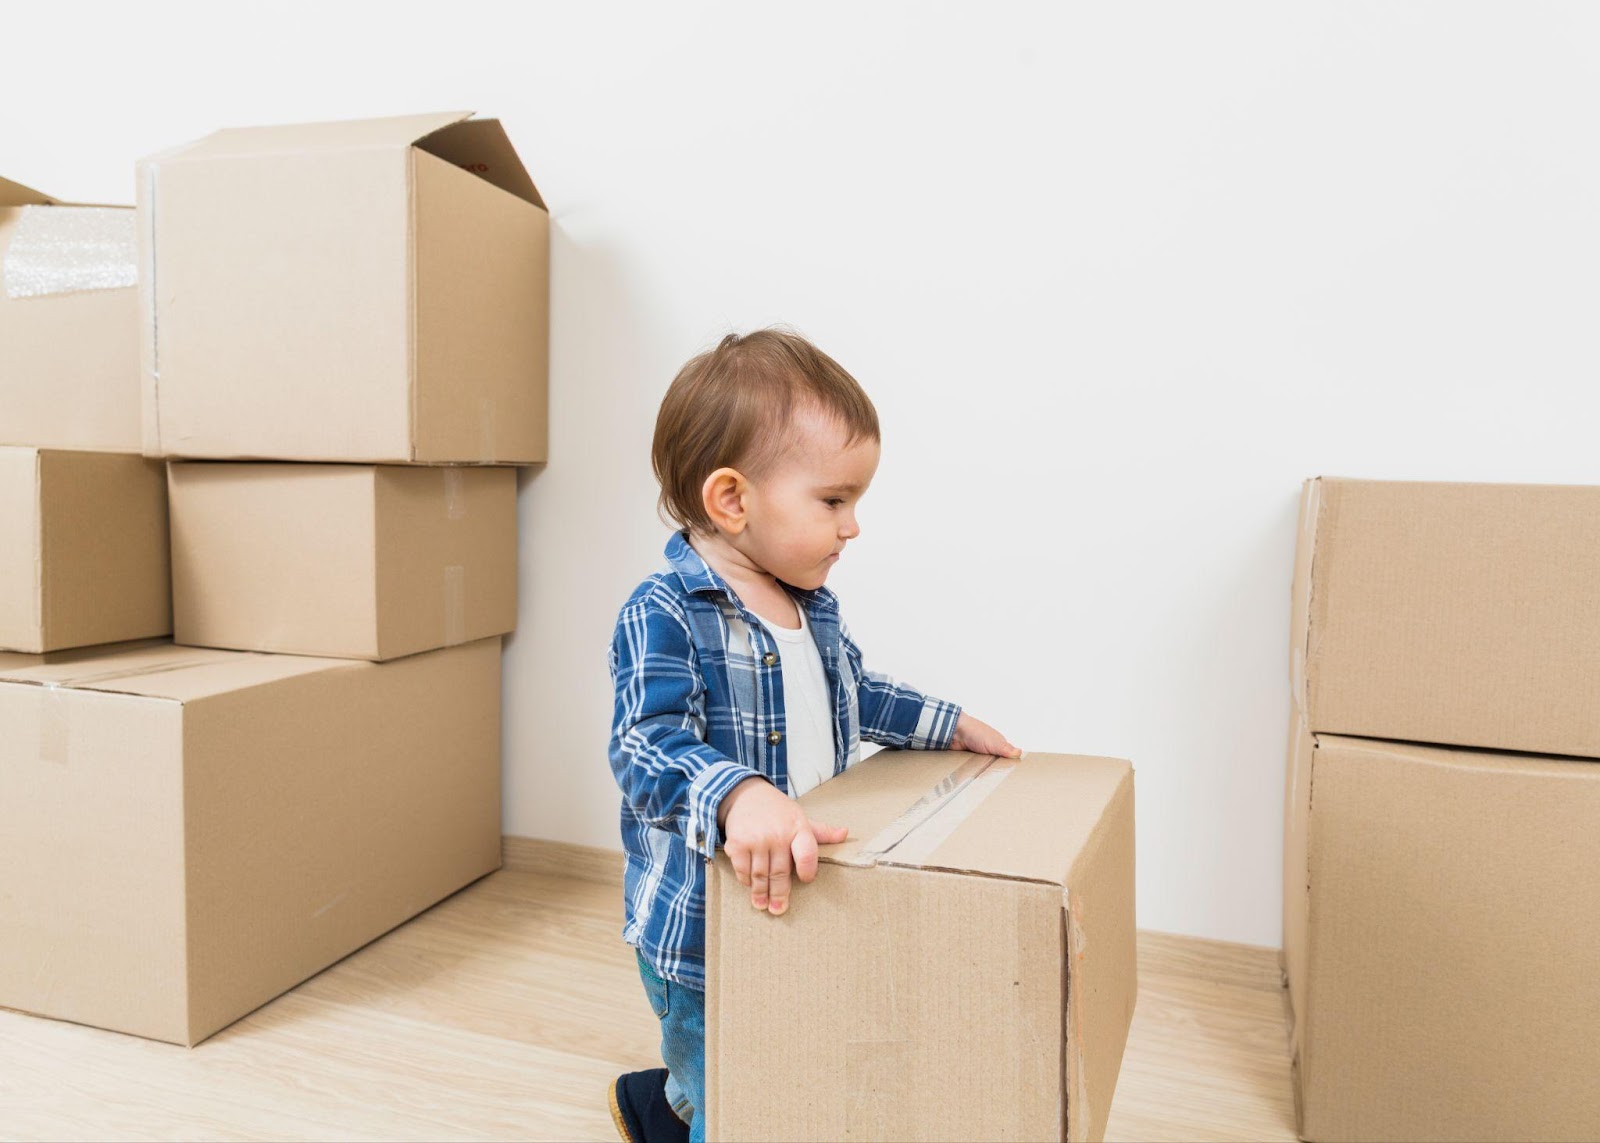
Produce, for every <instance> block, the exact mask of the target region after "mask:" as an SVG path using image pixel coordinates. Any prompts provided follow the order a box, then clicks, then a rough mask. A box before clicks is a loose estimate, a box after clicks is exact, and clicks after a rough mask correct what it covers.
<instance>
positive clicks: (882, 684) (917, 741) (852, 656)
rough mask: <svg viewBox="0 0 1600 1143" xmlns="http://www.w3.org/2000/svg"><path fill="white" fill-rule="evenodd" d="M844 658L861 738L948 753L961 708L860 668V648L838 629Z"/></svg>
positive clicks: (842, 630) (907, 747)
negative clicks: (851, 680) (853, 684)
mask: <svg viewBox="0 0 1600 1143" xmlns="http://www.w3.org/2000/svg"><path fill="white" fill-rule="evenodd" d="M839 634H840V638H841V639H842V640H843V642H844V653H845V657H846V658H847V659H849V661H850V666H851V668H852V670H853V672H854V674H855V678H856V701H857V703H858V706H859V709H860V715H861V737H862V738H864V739H866V740H867V741H868V742H876V743H879V744H881V745H883V746H898V747H902V748H904V749H908V750H948V749H950V740H951V739H952V738H954V737H955V733H956V720H957V719H959V718H960V717H961V708H960V707H959V706H957V705H956V704H955V703H953V702H946V701H945V700H944V699H937V698H934V697H932V696H931V695H925V694H923V693H922V692H921V691H919V690H917V689H916V688H914V687H908V686H906V685H905V684H904V683H898V682H896V681H895V680H894V679H892V678H891V677H889V676H888V675H885V674H883V673H881V672H879V671H868V670H866V669H865V667H863V666H862V662H861V648H860V647H858V646H856V641H855V640H854V639H852V638H850V631H849V629H848V628H847V627H845V626H844V624H843V622H841V623H840V625H839Z"/></svg>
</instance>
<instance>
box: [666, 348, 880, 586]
mask: <svg viewBox="0 0 1600 1143" xmlns="http://www.w3.org/2000/svg"><path fill="white" fill-rule="evenodd" d="M878 443H879V437H878V413H877V410H875V409H874V408H873V407H872V401H871V400H870V399H869V398H868V397H867V395H866V393H865V392H863V391H862V388H861V386H860V385H859V384H857V383H856V380H855V378H853V377H851V376H850V374H848V373H846V372H845V371H844V370H843V369H842V368H840V367H839V364H838V363H837V362H836V361H834V360H833V358H831V357H829V356H828V355H827V354H826V353H823V352H822V351H821V350H820V349H818V348H817V347H816V346H814V345H812V344H811V343H810V342H809V341H807V340H806V339H805V338H803V337H801V336H799V335H798V334H794V333H788V332H784V331H782V330H774V329H764V330H758V331H757V332H755V333H751V334H746V335H745V336H743V337H740V336H738V335H736V334H729V335H728V336H727V337H725V338H723V339H722V341H721V342H720V343H719V344H718V345H717V347H716V348H715V349H713V350H711V351H710V352H708V353H702V354H701V355H700V356H698V357H696V358H694V359H693V360H691V361H690V362H689V363H688V364H687V365H685V366H684V367H683V368H682V369H681V370H679V371H678V376H677V377H676V378H674V380H673V382H672V385H671V386H670V387H669V388H668V389H667V395H666V397H665V398H663V400H662V402H661V412H660V414H659V415H658V416H657V418H656V434H655V442H654V444H653V446H652V448H651V458H650V459H651V463H652V464H653V465H654V467H655V473H656V479H657V480H659V481H660V482H661V508H662V510H663V511H664V512H665V513H666V514H667V515H669V516H671V517H672V519H674V520H676V521H677V522H678V523H679V524H680V525H681V526H683V527H685V528H687V529H689V531H690V532H691V533H693V534H695V535H697V536H700V537H703V538H705V539H708V540H718V541H721V542H724V543H726V544H728V545H729V546H730V547H732V548H733V549H734V550H736V551H737V552H739V553H741V554H742V555H743V556H744V557H745V558H746V559H748V560H749V561H750V562H751V563H753V564H754V565H755V566H756V567H758V568H760V569H762V570H763V571H766V572H768V573H769V574H771V575H773V576H776V577H777V578H778V579H780V580H782V581H784V582H785V583H788V584H792V585H793V586H795V587H802V588H815V587H820V586H821V585H822V583H823V581H825V580H826V579H827V578H828V572H829V570H830V569H831V568H832V567H833V564H834V562H835V561H836V560H837V559H838V554H839V553H840V552H842V551H843V550H844V545H845V542H846V541H847V540H850V539H853V538H855V536H856V535H858V534H859V533H860V528H859V527H858V525H857V523H856V516H855V508H856V502H857V501H859V500H860V499H861V497H862V495H863V494H864V493H865V492H866V490H867V485H868V484H869V483H871V481H872V476H873V474H874V473H875V472H876V471H877V468H878Z"/></svg>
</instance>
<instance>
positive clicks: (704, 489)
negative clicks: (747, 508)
mask: <svg viewBox="0 0 1600 1143" xmlns="http://www.w3.org/2000/svg"><path fill="white" fill-rule="evenodd" d="M749 487H750V485H749V483H748V482H747V481H746V480H745V478H744V473H742V472H740V471H739V470H738V469H736V468H719V469H717V471H715V472H713V473H712V474H711V475H710V476H708V477H706V482H705V483H704V484H702V485H701V486H700V499H701V501H702V503H704V504H705V509H706V515H708V516H710V517H711V522H712V523H713V524H715V525H716V526H717V528H718V529H719V530H721V531H724V532H731V533H732V534H733V535H735V536H737V535H738V534H739V533H740V532H742V531H744V525H745V515H744V494H745V490H746V489H748V488H749Z"/></svg>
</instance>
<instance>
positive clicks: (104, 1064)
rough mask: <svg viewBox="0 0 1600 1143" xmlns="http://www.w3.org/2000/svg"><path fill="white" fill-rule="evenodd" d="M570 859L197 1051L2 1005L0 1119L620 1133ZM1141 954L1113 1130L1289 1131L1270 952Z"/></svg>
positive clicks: (627, 1052)
mask: <svg viewBox="0 0 1600 1143" xmlns="http://www.w3.org/2000/svg"><path fill="white" fill-rule="evenodd" d="M508 856H509V855H508ZM523 856H524V857H526V856H527V855H526V854H524V855H523ZM524 864H527V862H524ZM557 869H558V871H555V872H552V871H550V867H548V866H547V867H546V871H544V872H532V871H528V870H526V869H514V868H510V867H508V868H507V869H504V870H502V871H500V872H499V873H496V874H493V875H492V876H490V877H487V878H484V879H483V880H482V881H479V882H478V883H476V884H475V885H472V886H469V887H468V888H467V889H464V890H463V891H462V892H460V893H458V894H456V895H455V896H454V897H451V898H450V899H449V900H447V901H444V902H442V903H441V904H439V905H438V906H436V907H435V908H433V909H431V910H429V911H428V912H427V913H425V914H423V915H422V916H421V917H418V918H417V919H416V920H414V921H412V922H411V923H410V924H407V925H405V926H403V927H401V928H400V929H397V930H396V931H394V932H393V933H390V934H389V935H388V936H386V937H384V938H382V939H381V940H378V941H376V942H374V943H373V944H371V945H369V946H367V947H366V948H364V949H362V950H361V951H359V952H357V953H355V954H354V955H352V956H350V957H348V958H347V959H345V960H344V961H341V962H340V963H339V964H337V965H334V966H333V967H332V968H330V969H328V970H327V971H326V972H323V973H322V974H321V975H319V976H317V977H315V978H313V979H312V980H310V981H307V982H306V983H305V984H303V985H301V986H300V987H299V988H297V989H295V990H294V991H293V992H291V993H289V994H287V995H286V996H283V997H280V998H279V999H278V1000H275V1001H273V1002H272V1003H271V1004H268V1005H267V1006H266V1007H264V1008H262V1009H260V1010H258V1011H257V1012H255V1013H254V1014H252V1015H251V1016H249V1017H247V1018H245V1019H244V1020H241V1021H240V1022H238V1023H237V1024H234V1025H233V1026H232V1027H230V1028H227V1029H225V1030H224V1031H222V1032H220V1033H218V1034H217V1035H216V1036H214V1037H212V1038H211V1039H210V1040H208V1041H206V1042H205V1043H204V1044H201V1045H200V1046H199V1047H198V1048H194V1049H192V1050H191V1049H184V1048H179V1047H174V1046H171V1045H168V1044H159V1043H154V1042H152V1041H146V1040H139V1039H135V1038H133V1037H129V1036H122V1035H117V1034H115V1033H112V1032H103V1031H99V1030H97V1029H93V1028H85V1027H80V1026H78V1025H73V1024H65V1023H60V1022H58V1021H52V1020H41V1019H38V1018H35V1017H30V1016H25V1015H22V1014H20V1013H15V1012H9V1011H5V1010H0V1138H6V1139H112V1138H116V1139H193V1138H207V1139H595V1140H614V1139H615V1138H616V1134H615V1132H614V1130H613V1128H612V1125H611V1118H610V1115H609V1114H608V1112H607V1111H606V1108H605V1089H606V1084H607V1082H608V1081H609V1080H610V1079H611V1078H612V1077H613V1076H614V1075H616V1074H617V1073H618V1072H619V1071H624V1070H631V1069H633V1068H642V1067H652V1066H658V1064H659V1058H658V1057H657V1056H656V1054H655V1053H656V1047H657V1025H656V1022H655V1020H654V1018H653V1017H652V1016H651V1014H650V1010H649V1008H648V1006H647V1005H646V1003H645V1000H644V994H643V992H642V991H641V989H640V985H639V980H638V975H637V973H636V971H635V969H634V967H633V960H632V954H631V952H630V950H628V949H627V947H626V946H624V945H623V944H622V943H621V940H620V937H619V930H620V916H621V901H620V890H619V888H618V887H617V886H616V885H615V884H607V883H605V882H603V881H597V880H587V879H584V878H583V877H582V876H573V875H572V874H573V873H574V872H576V873H578V874H580V875H582V874H586V873H592V872H593V870H592V869H587V868H584V863H583V862H582V861H579V862H577V863H576V864H574V863H572V862H567V863H565V865H564V866H560V867H557ZM1139 968H1140V993H1139V1007H1138V1012H1137V1015H1136V1016H1135V1019H1134V1024H1133V1033H1132V1037H1131V1039H1130V1041H1129V1044H1128V1050H1127V1055H1126V1058H1125V1060H1124V1063H1123V1068H1122V1078H1121V1080H1120V1082H1119V1084H1118V1087H1117V1094H1116V1102H1115V1105H1114V1107H1113V1110H1112V1116H1111V1124H1110V1128H1109V1133H1108V1137H1109V1138H1111V1139H1122V1140H1135V1139H1137V1140H1169V1139H1170V1140H1200V1139H1241V1140H1256V1139H1266V1140H1270V1139H1282V1140H1291V1139H1293V1138H1294V1124H1293V1117H1292V1111H1291V1100H1290V1091H1289V1068H1288V1058H1287V1055H1286V1052H1285V1046H1284V1045H1285V1036H1284V1023H1283V1008H1282V1000H1281V998H1280V994H1279V989H1278V972H1277V968H1276V955H1275V953H1273V952H1272V951H1270V950H1266V949H1258V948H1249V947H1246V946H1241V945H1220V944H1214V943H1209V942H1200V941H1194V940H1191V939H1187V938H1176V937H1169V936H1163V935H1160V934H1153V933H1152V934H1142V935H1141V942H1140V949H1139Z"/></svg>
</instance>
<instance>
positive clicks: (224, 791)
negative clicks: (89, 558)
mask: <svg viewBox="0 0 1600 1143" xmlns="http://www.w3.org/2000/svg"><path fill="white" fill-rule="evenodd" d="M499 704H500V641H499V640H498V639H485V640H482V641H479V642H476V643H469V644H465V645H462V646H459V647H452V648H449V649H447V650H442V651H436V652H433V653H431V654H426V655H415V656H412V657H410V658H407V659H402V660H399V661H397V662H394V663H384V664H373V663H353V662H349V661H345V660H330V659H315V658H308V657H301V656H293V655H254V654H243V653H239V652H233V651H215V650H206V649H198V648H185V647H174V646H172V645H170V644H159V645H155V646H142V647H134V648H119V649H114V650H111V651H107V652H100V653H97V654H83V655H74V656H65V657H61V658H58V659H57V660H56V661H54V662H50V663H32V664H27V663H25V664H16V663H15V662H12V663H11V664H10V665H6V664H0V725H3V726H5V727H6V728H7V733H6V734H4V735H0V900H3V901H5V902H6V924H5V925H4V926H3V927H0V1006H4V1007H7V1008H16V1009H20V1010H22V1011H25V1012H33V1013H38V1014H41V1015H45V1016H51V1017H55V1018H58V1019H63V1020H71V1021H74V1022H77V1023H83V1024H92V1025H95V1026H97V1027H102V1028H111V1029H115V1030H118V1031H123V1032H130V1033H133V1034H135V1035H139V1036H145V1037H150V1038H153V1039H158V1040H168V1041H172V1042H174V1043H179V1044H191V1045H192V1044H194V1043H196V1042H198V1041H200V1040H203V1039H204V1038H205V1037H207V1036H209V1035H211V1034H212V1033H213V1032H215V1031H217V1030H218V1029H220V1028H222V1027H224V1026H226V1025H227V1024H229V1023H232V1022H233V1021H234V1020H237V1019H238V1018H239V1017H241V1016H243V1015H245V1014H246V1013H248V1012H250V1011H251V1010H253V1009H255V1008H256V1007H258V1006H260V1005H262V1004H264V1003H266V1002H267V1001H269V1000H271V999H272V998H273V997H275V996H277V995H279V994H280V993H282V992H284V991H285V990H287V989H289V988H291V987H293V986H294V985H295V984H298V983H299V982H300V981H302V980H304V979H306V978H307V977H309V976H311V975H312V974H314V973H316V972H318V971H319V970H321V969H322V968H325V967H326V966H327V965H329V964H331V963H333V962H334V961H336V960H338V959H339V958H341V957H343V956H345V955H346V954H348V953H350V952H352V951H354V950H355V949H357V948H359V947H360V946H362V945H363V944H365V943H367V942H368V941H370V940H372V939H373V938H375V937H377V936H379V935H381V934H382V933H384V932H386V931H388V930H389V929H391V928H393V927H394V926H395V925H398V924H400V923H401V922H402V921H405V920H406V919H408V918H410V917H412V916H414V915H415V914H417V913H418V912H420V911H422V910H423V909H425V908H427V907H428V906H429V905H432V904H433V903H434V902H436V901H438V900H439V899H441V898H443V897H445V896H446V895H448V894H450V893H452V892H454V891H455V890H457V889H459V888H461V887H462V886H463V885H465V884H467V883H468V882H470V881H472V880H474V879H476V878H478V877H480V876H482V875H483V874H485V873H488V872H490V871H491V870H493V869H495V868H497V867H498V866H499V864H500V742H499V726H500V706H499Z"/></svg>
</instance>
